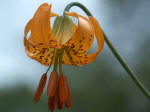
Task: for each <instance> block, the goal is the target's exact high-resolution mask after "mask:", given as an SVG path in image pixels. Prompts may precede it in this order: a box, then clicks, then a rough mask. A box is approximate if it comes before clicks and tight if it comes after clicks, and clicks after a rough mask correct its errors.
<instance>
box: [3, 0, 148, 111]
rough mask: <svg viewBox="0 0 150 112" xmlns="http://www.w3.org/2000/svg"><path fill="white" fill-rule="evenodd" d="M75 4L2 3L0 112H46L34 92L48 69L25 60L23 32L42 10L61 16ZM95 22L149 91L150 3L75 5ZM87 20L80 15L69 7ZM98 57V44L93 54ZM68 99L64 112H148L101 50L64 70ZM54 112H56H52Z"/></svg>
mask: <svg viewBox="0 0 150 112" xmlns="http://www.w3.org/2000/svg"><path fill="white" fill-rule="evenodd" d="M72 1H75V0H1V1H0V15H1V16H0V112H27V111H28V112H48V106H47V96H46V92H45V91H44V93H43V95H42V97H41V100H40V101H39V102H38V103H34V102H33V96H34V92H35V90H36V88H37V85H38V83H39V80H40V78H41V75H42V74H43V73H44V72H45V71H46V70H47V67H45V66H42V65H40V64H39V63H38V62H36V61H34V60H32V59H30V58H28V57H27V56H26V54H25V50H24V45H23V36H24V27H25V25H26V23H27V22H28V21H29V19H30V18H32V16H33V15H34V13H35V11H36V10H37V8H38V7H39V5H40V4H42V3H44V2H48V3H52V5H53V7H52V11H53V12H56V13H58V14H60V15H61V14H62V13H63V9H64V8H65V6H66V5H67V4H68V3H70V2H72ZM76 1H79V2H81V3H82V4H84V5H85V6H86V7H87V8H88V9H89V10H90V11H91V12H92V14H93V15H94V16H95V17H96V18H97V20H98V21H99V23H100V24H101V27H102V28H103V30H104V32H105V33H106V35H107V36H108V37H109V39H110V40H111V42H112V43H113V45H114V46H115V48H116V49H117V50H118V52H119V53H120V54H121V56H122V57H123V58H124V59H125V60H126V62H127V63H128V64H129V66H130V67H131V68H132V69H133V71H134V72H135V73H136V74H137V76H138V78H139V79H140V80H141V81H142V83H143V84H144V85H145V87H146V88H147V89H148V90H149V91H150V68H149V67H150V60H149V57H150V50H149V48H150V22H149V20H150V13H149V11H150V0H76ZM71 11H76V12H78V13H80V14H82V15H84V16H86V15H85V14H84V13H83V11H81V10H80V9H79V8H77V7H73V8H72V9H71ZM91 51H96V42H94V45H93V47H92V49H91ZM63 71H64V73H65V74H66V75H67V77H68V81H69V85H70V88H71V94H72V103H73V105H72V107H71V109H69V110H67V109H63V111H62V112H150V102H149V100H148V99H147V98H146V97H145V96H144V95H143V93H142V92H141V91H140V90H139V88H138V87H137V86H136V85H135V83H134V82H133V81H132V80H131V78H130V77H129V76H128V75H127V73H126V72H125V71H124V69H123V68H122V67H121V66H120V64H119V63H118V61H117V60H116V58H115V57H114V56H113V54H112V53H111V51H110V50H109V48H108V47H107V45H106V44H105V46H104V49H103V51H102V52H101V54H100V55H99V56H98V58H97V59H96V61H94V62H93V63H91V64H89V65H85V66H82V67H72V66H63ZM56 112H57V111H56Z"/></svg>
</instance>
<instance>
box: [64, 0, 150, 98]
mask: <svg viewBox="0 0 150 112" xmlns="http://www.w3.org/2000/svg"><path fill="white" fill-rule="evenodd" d="M73 6H77V7H79V8H81V9H82V10H83V11H84V12H85V13H86V14H87V15H88V16H93V15H92V14H91V12H90V11H89V10H88V9H87V8H86V7H85V6H84V5H82V4H81V3H78V2H72V3H70V4H68V5H67V6H66V8H65V10H64V13H65V12H69V10H70V9H71V7H73ZM103 34H104V39H105V42H106V44H107V45H108V47H109V48H110V50H111V51H112V53H113V54H114V56H115V57H116V58H117V60H118V61H119V63H120V64H121V65H122V67H123V68H124V70H125V71H126V72H127V73H128V75H129V76H130V77H131V79H132V80H133V81H134V82H135V84H136V85H137V86H138V87H139V89H140V90H141V91H142V92H143V93H144V95H145V96H146V97H147V98H148V99H149V100H150V93H149V92H148V91H147V89H146V88H145V87H144V85H143V84H142V83H141V82H140V80H139V79H138V78H137V77H136V75H135V74H134V72H132V70H131V69H130V68H129V66H128V65H127V64H126V62H125V61H124V60H123V58H122V57H121V56H120V55H119V53H118V52H117V50H116V49H115V48H114V46H113V45H112V43H111V42H110V41H109V39H108V37H107V36H106V34H105V33H104V32H103Z"/></svg>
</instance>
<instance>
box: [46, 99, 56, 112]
mask: <svg viewBox="0 0 150 112" xmlns="http://www.w3.org/2000/svg"><path fill="white" fill-rule="evenodd" d="M56 101H57V100H56V96H54V97H52V98H50V97H49V98H48V108H49V110H50V111H51V112H53V111H54V110H55V107H56Z"/></svg>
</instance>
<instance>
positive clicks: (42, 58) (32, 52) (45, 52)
mask: <svg viewBox="0 0 150 112" xmlns="http://www.w3.org/2000/svg"><path fill="white" fill-rule="evenodd" d="M31 23H32V20H30V21H29V22H28V23H27V25H26V27H25V31H24V33H25V36H24V46H25V50H26V53H27V55H28V56H29V57H30V58H32V59H35V60H36V61H39V62H40V63H41V64H43V65H46V66H48V65H50V63H51V61H52V57H53V55H54V48H39V47H37V46H36V45H35V43H34V42H33V38H32V35H30V37H29V39H27V38H26V36H27V34H28V32H29V31H30V28H31Z"/></svg>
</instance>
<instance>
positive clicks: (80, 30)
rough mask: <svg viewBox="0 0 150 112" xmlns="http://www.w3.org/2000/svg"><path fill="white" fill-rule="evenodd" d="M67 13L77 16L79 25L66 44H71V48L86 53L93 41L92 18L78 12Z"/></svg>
mask: <svg viewBox="0 0 150 112" xmlns="http://www.w3.org/2000/svg"><path fill="white" fill-rule="evenodd" d="M66 15H69V16H73V17H76V18H77V19H78V26H77V28H76V31H75V33H74V34H73V37H72V38H71V40H70V41H69V42H67V43H66V44H65V45H66V46H70V48H72V49H73V50H74V51H76V52H78V53H79V54H80V53H85V52H86V51H88V50H89V49H90V47H91V45H92V43H93V40H94V27H93V25H92V23H91V21H90V20H88V19H87V18H85V17H83V16H80V15H78V14H77V13H74V12H73V13H66Z"/></svg>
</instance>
